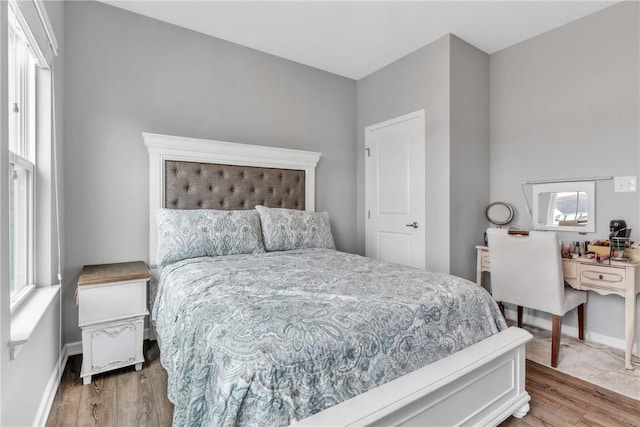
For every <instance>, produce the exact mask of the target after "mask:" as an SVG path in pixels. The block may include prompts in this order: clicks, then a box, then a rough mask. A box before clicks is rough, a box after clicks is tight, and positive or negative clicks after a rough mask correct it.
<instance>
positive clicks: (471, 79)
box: [358, 35, 489, 279]
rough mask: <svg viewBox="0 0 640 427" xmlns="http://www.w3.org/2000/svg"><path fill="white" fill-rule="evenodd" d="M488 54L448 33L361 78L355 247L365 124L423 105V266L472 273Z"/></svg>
mask: <svg viewBox="0 0 640 427" xmlns="http://www.w3.org/2000/svg"><path fill="white" fill-rule="evenodd" d="M488 84H489V57H488V55H487V54H485V53H483V52H481V51H479V50H478V49H476V48H474V47H473V46H471V45H469V44H468V43H466V42H464V41H463V40H461V39H459V38H457V37H455V36H453V35H447V36H444V37H442V38H440V39H439V40H437V41H435V42H433V43H431V44H429V45H427V46H425V47H423V48H421V49H418V50H417V51H415V52H413V53H411V54H410V55H408V56H406V57H404V58H402V59H400V60H398V61H396V62H394V63H393V64H390V65H388V66H386V67H384V68H382V69H380V70H378V71H376V72H375V73H373V74H371V75H369V76H367V77H365V78H363V79H361V80H359V81H358V153H359V154H360V155H358V195H359V197H358V247H359V248H360V252H361V253H363V252H364V241H365V236H364V229H365V224H364V221H365V215H364V212H365V209H364V191H365V184H364V143H365V141H364V138H365V136H364V129H365V127H367V126H370V125H372V124H375V123H378V122H381V121H384V120H388V119H391V118H393V117H397V116H400V115H402V114H406V113H410V112H412V111H416V110H419V109H422V108H424V109H425V111H426V123H425V127H426V129H425V135H426V141H425V142H426V165H425V171H426V231H425V232H426V240H427V243H426V257H427V260H426V267H427V269H428V270H431V271H441V272H447V273H449V272H450V273H452V274H456V275H459V276H462V277H466V278H469V279H473V278H475V267H474V266H475V249H474V246H475V245H476V244H479V243H481V242H482V236H483V232H484V229H485V228H486V221H484V208H485V207H486V205H487V203H488V201H489V175H488V169H489V154H488V153H489V129H488V123H489V116H488V112H489V90H488Z"/></svg>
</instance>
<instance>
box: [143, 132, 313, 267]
mask: <svg viewBox="0 0 640 427" xmlns="http://www.w3.org/2000/svg"><path fill="white" fill-rule="evenodd" d="M142 137H143V141H144V144H145V146H146V147H147V151H148V152H149V259H148V260H147V261H148V263H149V265H151V264H153V263H155V259H156V252H157V230H156V220H155V212H156V210H157V209H158V208H169V209H252V208H254V207H255V206H256V205H264V206H268V207H283V208H290V209H303V210H308V211H313V210H314V209H315V168H316V165H317V163H318V160H319V159H320V153H316V152H311V151H301V150H291V149H286V148H275V147H265V146H258V145H248V144H237V143H232V142H222V141H213V140H205V139H194V138H186V137H177V136H170V135H158V134H151V133H143V134H142Z"/></svg>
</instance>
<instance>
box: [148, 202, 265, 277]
mask: <svg viewBox="0 0 640 427" xmlns="http://www.w3.org/2000/svg"><path fill="white" fill-rule="evenodd" d="M156 223H157V224H158V255H157V263H158V265H166V264H169V263H171V262H176V261H180V260H182V259H186V258H195V257H200V256H219V255H235V254H257V253H264V252H265V250H264V245H263V244H262V232H261V231H260V216H259V215H258V212H257V211H255V210H237V211H222V210H212V209H194V210H183V209H158V210H157V211H156Z"/></svg>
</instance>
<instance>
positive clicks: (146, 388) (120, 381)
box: [116, 367, 159, 427]
mask: <svg viewBox="0 0 640 427" xmlns="http://www.w3.org/2000/svg"><path fill="white" fill-rule="evenodd" d="M147 373H148V371H146V370H144V369H142V370H140V371H135V370H134V369H133V367H130V368H128V369H122V370H120V371H118V372H117V373H116V384H117V386H116V387H117V391H118V393H117V395H118V397H117V407H118V425H122V426H140V427H143V426H144V427H147V426H149V427H155V426H158V425H159V424H158V416H157V415H156V411H155V408H154V401H153V391H152V389H151V384H150V382H149V378H148V376H147Z"/></svg>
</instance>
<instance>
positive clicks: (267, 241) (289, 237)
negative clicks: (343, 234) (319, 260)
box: [256, 205, 336, 252]
mask: <svg viewBox="0 0 640 427" xmlns="http://www.w3.org/2000/svg"><path fill="white" fill-rule="evenodd" d="M256 210H257V211H258V213H259V214H260V222H261V223H262V238H263V240H264V246H265V248H266V249H267V252H271V251H288V250H292V249H305V248H327V249H335V248H336V247H335V244H334V243H333V236H332V235H331V226H330V225H329V214H328V213H326V212H308V211H300V210H296V209H281V208H267V207H265V206H260V205H258V206H256Z"/></svg>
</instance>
